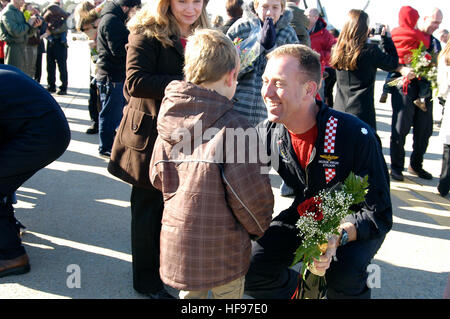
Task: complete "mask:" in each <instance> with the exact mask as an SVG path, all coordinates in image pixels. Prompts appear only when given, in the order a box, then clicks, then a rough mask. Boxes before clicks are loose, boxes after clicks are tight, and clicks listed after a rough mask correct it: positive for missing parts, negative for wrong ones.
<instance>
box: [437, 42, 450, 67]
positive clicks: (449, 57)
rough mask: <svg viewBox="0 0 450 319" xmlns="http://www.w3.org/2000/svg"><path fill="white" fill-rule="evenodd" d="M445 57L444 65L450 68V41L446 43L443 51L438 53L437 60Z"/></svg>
mask: <svg viewBox="0 0 450 319" xmlns="http://www.w3.org/2000/svg"><path fill="white" fill-rule="evenodd" d="M443 56H445V58H444V61H445V64H446V65H448V66H450V41H447V44H446V45H445V47H444V49H443V50H442V51H441V52H440V53H439V60H440V59H441V57H443Z"/></svg>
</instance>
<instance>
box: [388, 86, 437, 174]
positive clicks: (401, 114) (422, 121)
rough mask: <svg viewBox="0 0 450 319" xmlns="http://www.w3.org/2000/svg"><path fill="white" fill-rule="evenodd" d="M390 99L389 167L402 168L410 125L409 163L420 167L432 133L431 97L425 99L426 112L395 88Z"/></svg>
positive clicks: (398, 169)
mask: <svg viewBox="0 0 450 319" xmlns="http://www.w3.org/2000/svg"><path fill="white" fill-rule="evenodd" d="M391 101H392V124H391V142H390V153H391V168H392V169H393V170H396V171H398V172H401V171H403V169H404V166H405V140H406V136H407V135H408V133H409V131H410V129H411V126H412V127H413V151H412V153H411V158H410V164H411V166H412V167H413V168H414V169H419V168H422V163H423V157H424V155H425V153H426V150H427V147H428V141H429V139H430V136H431V134H432V133H433V103H432V101H431V98H427V99H425V105H426V108H427V111H426V112H424V111H422V110H421V109H420V108H419V107H417V106H416V105H415V104H414V103H413V99H412V98H411V97H410V96H408V95H404V94H402V93H401V92H400V91H399V89H397V88H395V89H394V90H392V97H391Z"/></svg>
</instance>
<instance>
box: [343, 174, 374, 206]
mask: <svg viewBox="0 0 450 319" xmlns="http://www.w3.org/2000/svg"><path fill="white" fill-rule="evenodd" d="M368 179H369V176H368V175H366V176H364V177H363V178H361V177H359V176H356V175H355V174H354V173H353V172H350V174H349V175H348V177H347V178H346V179H345V181H344V185H343V187H342V189H343V190H344V191H345V192H347V193H349V194H351V195H352V196H353V204H359V203H362V202H363V201H364V198H365V196H366V194H367V192H368V188H369V182H368Z"/></svg>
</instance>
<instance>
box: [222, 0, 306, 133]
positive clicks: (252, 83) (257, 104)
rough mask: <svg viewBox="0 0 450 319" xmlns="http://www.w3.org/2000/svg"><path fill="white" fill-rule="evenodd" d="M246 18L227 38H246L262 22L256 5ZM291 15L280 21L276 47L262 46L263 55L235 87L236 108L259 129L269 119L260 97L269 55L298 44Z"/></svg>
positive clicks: (249, 7) (243, 72)
mask: <svg viewBox="0 0 450 319" xmlns="http://www.w3.org/2000/svg"><path fill="white" fill-rule="evenodd" d="M244 9H245V10H244V15H243V17H242V18H240V19H239V20H237V21H236V22H235V23H234V24H233V25H232V26H231V27H230V29H228V32H227V36H228V37H229V38H230V39H231V40H235V39H236V38H240V39H246V38H247V37H248V36H249V35H250V33H251V31H252V30H253V29H254V28H256V27H257V26H258V24H260V23H261V22H260V20H259V18H258V16H257V15H256V13H255V11H254V9H253V2H251V3H249V4H248V5H247V6H245V7H244ZM291 19H292V12H290V11H288V10H286V11H285V12H284V14H283V15H282V16H281V17H280V19H279V20H278V22H277V24H276V26H275V29H276V43H275V46H274V47H273V48H272V49H270V50H266V49H264V47H263V46H261V53H260V55H259V56H258V57H257V58H256V60H255V61H254V62H253V63H252V64H251V65H250V66H248V67H246V68H244V69H241V71H240V72H239V76H238V82H239V83H238V86H237V88H236V94H235V95H234V97H235V99H237V101H236V103H235V104H234V109H235V110H236V111H238V112H239V113H241V114H242V115H244V116H245V117H246V118H247V120H248V121H249V123H250V124H251V125H252V126H256V125H257V124H258V123H260V122H261V121H264V120H265V119H266V118H267V111H266V107H265V105H264V101H263V99H262V96H261V87H262V75H263V73H264V69H265V67H266V64H267V58H266V55H267V53H269V52H270V51H272V50H274V49H275V48H277V47H279V46H282V45H283V44H290V43H298V39H297V34H296V33H295V30H294V29H293V28H292V27H291V26H290V25H289V23H290V21H291Z"/></svg>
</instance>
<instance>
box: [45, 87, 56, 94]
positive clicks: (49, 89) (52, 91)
mask: <svg viewBox="0 0 450 319" xmlns="http://www.w3.org/2000/svg"><path fill="white" fill-rule="evenodd" d="M47 91H48V92H50V93H55V92H56V88H54V87H51V86H49V87H47Z"/></svg>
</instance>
